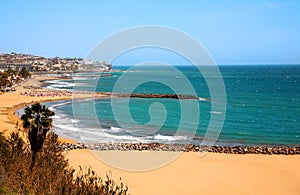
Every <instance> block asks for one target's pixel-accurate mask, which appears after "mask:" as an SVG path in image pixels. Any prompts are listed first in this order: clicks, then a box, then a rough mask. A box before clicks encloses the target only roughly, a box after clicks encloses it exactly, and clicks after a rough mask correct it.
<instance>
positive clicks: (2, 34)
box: [0, 0, 300, 64]
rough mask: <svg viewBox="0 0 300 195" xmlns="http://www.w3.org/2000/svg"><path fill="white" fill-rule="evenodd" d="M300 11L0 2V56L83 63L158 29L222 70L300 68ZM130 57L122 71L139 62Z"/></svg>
mask: <svg viewBox="0 0 300 195" xmlns="http://www.w3.org/2000/svg"><path fill="white" fill-rule="evenodd" d="M299 10H300V1H298V0H277V1H276V0H245V1H238V0H219V1H218V0H206V1H205V0H186V1H171V0H165V1H161V0H151V1H133V0H127V1H122V0H119V1H118V0H110V1H105V0H95V1H92V0H86V1H79V0H77V1H76V0H63V1H61V0H51V1H50V0H49V1H46V0H45V1H39V0H26V1H23V0H19V1H17V0H10V1H1V3H0V24H1V28H0V53H10V52H17V53H27V54H35V55H41V56H45V57H55V56H60V57H82V58H85V56H86V55H87V54H88V53H89V51H90V50H91V49H92V48H93V47H94V46H96V45H97V44H98V43H99V42H101V41H102V40H104V39H105V38H107V37H109V36H110V35H111V34H113V33H116V32H119V31H121V30H124V29H128V28H132V27H136V26H143V25H159V26H166V27H171V28H173V29H177V30H179V31H181V32H184V33H187V34H188V35H190V36H191V37H193V38H194V39H196V40H197V41H198V42H199V43H201V44H202V45H203V46H204V47H205V48H206V49H207V50H208V52H209V53H210V54H211V56H212V57H213V59H214V60H215V61H216V63H217V64H300V22H299V21H300V20H299V19H300V11H299ZM142 53H143V52H139V53H138V56H140V58H143V56H142V55H141V54H142ZM156 53H160V54H161V55H159V56H160V57H158V59H157V60H158V61H163V60H166V58H168V59H167V60H169V61H170V62H168V63H175V64H180V63H184V60H183V61H181V60H179V59H178V57H174V56H172V55H171V54H168V52H165V53H164V52H162V53H161V51H160V50H159V51H154V52H152V54H153V55H154V54H155V55H156ZM124 56H125V57H124ZM124 56H123V57H120V58H119V60H118V63H125V64H126V63H132V62H133V58H136V57H137V55H129V54H127V55H124ZM148 58H149V57H148ZM145 59H146V58H145ZM141 61H142V60H141Z"/></svg>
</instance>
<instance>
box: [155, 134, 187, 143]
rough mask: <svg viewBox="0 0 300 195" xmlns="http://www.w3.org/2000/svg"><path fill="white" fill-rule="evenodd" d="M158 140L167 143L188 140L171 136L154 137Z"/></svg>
mask: <svg viewBox="0 0 300 195" xmlns="http://www.w3.org/2000/svg"><path fill="white" fill-rule="evenodd" d="M153 138H154V139H156V140H166V141H178V140H187V139H188V137H187V136H179V135H177V136H170V135H160V134H157V135H155V136H154V137H153Z"/></svg>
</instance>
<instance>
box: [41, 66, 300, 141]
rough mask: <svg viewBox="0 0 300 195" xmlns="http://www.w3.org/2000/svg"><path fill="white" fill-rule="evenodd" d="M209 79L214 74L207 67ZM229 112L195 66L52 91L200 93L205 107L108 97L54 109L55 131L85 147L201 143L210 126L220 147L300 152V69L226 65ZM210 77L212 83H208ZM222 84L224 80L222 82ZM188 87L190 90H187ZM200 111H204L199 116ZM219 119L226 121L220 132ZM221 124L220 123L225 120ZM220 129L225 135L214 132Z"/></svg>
mask: <svg viewBox="0 0 300 195" xmlns="http://www.w3.org/2000/svg"><path fill="white" fill-rule="evenodd" d="M206 68H207V69H208V71H207V72H208V73H209V67H206ZM218 68H219V70H220V72H221V76H222V78H221V79H223V81H224V86H225V90H226V102H227V104H226V105H225V106H226V112H223V111H222V112H220V111H218V110H213V109H212V104H213V103H214V102H213V100H212V97H211V94H212V90H218V89H210V88H209V85H208V84H207V82H208V80H210V81H211V80H214V78H216V77H219V75H215V74H214V72H212V73H211V74H205V75H203V74H202V73H201V72H200V71H199V70H198V69H197V68H196V67H194V66H183V65H182V66H175V68H173V69H170V68H165V67H160V66H147V67H145V68H140V69H134V70H132V69H131V68H130V67H129V66H120V67H114V69H117V70H121V71H115V72H106V73H102V74H100V73H91V72H86V73H75V74H73V75H72V79H70V80H54V81H47V82H46V83H47V85H46V87H47V88H55V89H66V90H73V89H74V90H78V91H96V92H112V91H113V92H122V93H147V94H179V93H184V94H193V95H196V96H197V97H199V100H183V99H163V98H153V99H147V98H130V99H128V98H112V99H111V98H103V99H84V100H83V99H80V100H74V101H60V102H51V103H48V104H47V105H48V106H49V107H51V109H52V110H54V111H55V113H56V115H55V116H54V118H53V119H54V128H53V130H54V131H55V132H56V133H58V134H59V135H60V136H63V137H66V138H70V139H74V140H76V141H78V142H84V143H103V142H114V143H115V142H126V143H128V142H129V143H136V142H143V143H152V142H158V143H172V144H176V143H179V144H181V143H193V144H201V143H202V141H203V139H204V137H205V135H207V130H208V127H209V126H210V125H211V127H212V129H210V131H212V132H210V133H215V134H214V135H216V134H217V135H218V136H217V140H215V138H214V137H211V140H210V137H209V136H208V137H206V141H210V142H211V144H214V145H231V146H234V145H271V146H273V145H289V146H299V145H300V65H223V66H219V67H218ZM207 77H209V78H208V79H207ZM219 79H220V78H219ZM185 83H188V84H185ZM198 111H199V112H198ZM212 116H225V121H224V124H223V125H222V126H221V127H220V126H214V124H217V125H220V124H218V123H216V121H213V120H212ZM217 118H218V117H217ZM214 128H216V129H218V128H219V129H220V130H221V131H220V132H218V131H216V132H214Z"/></svg>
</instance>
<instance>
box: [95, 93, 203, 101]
mask: <svg viewBox="0 0 300 195" xmlns="http://www.w3.org/2000/svg"><path fill="white" fill-rule="evenodd" d="M98 94H99V95H105V96H111V97H119V98H170V99H185V100H202V101H209V100H208V99H206V98H199V97H197V96H194V95H186V94H159V93H150V94H142V93H132V94H127V93H110V92H104V93H103V92H101V93H98Z"/></svg>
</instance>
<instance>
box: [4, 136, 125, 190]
mask: <svg viewBox="0 0 300 195" xmlns="http://www.w3.org/2000/svg"><path fill="white" fill-rule="evenodd" d="M58 144H59V143H58V141H57V135H55V134H54V133H48V135H47V139H46V140H45V143H44V145H43V148H42V150H41V151H39V152H38V153H37V156H36V159H35V166H34V167H33V168H32V170H31V169H30V165H31V163H32V158H31V157H32V154H31V153H32V152H31V151H30V147H29V145H28V144H27V143H25V142H24V141H23V140H22V139H21V138H20V136H19V135H18V134H17V133H13V134H12V135H11V136H10V138H6V137H4V136H3V135H2V134H1V133H0V194H128V187H127V186H125V185H124V184H123V183H122V182H121V181H118V182H115V181H113V180H112V179H111V175H107V177H106V178H105V179H103V178H100V177H98V176H97V175H96V173H95V172H94V171H93V170H91V169H90V168H89V169H87V170H83V169H82V168H80V171H79V172H78V173H77V174H76V173H75V170H74V169H72V168H70V167H69V165H68V161H67V160H66V159H65V157H64V155H63V152H62V151H61V150H60V149H58V148H59V147H57V145H58Z"/></svg>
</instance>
